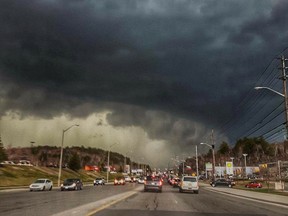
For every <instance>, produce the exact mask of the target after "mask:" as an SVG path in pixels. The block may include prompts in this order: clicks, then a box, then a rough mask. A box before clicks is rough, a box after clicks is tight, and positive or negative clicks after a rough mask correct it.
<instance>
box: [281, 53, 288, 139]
mask: <svg viewBox="0 0 288 216" xmlns="http://www.w3.org/2000/svg"><path fill="white" fill-rule="evenodd" d="M287 60H288V59H285V57H284V56H283V55H282V56H281V71H282V77H281V79H282V80H283V95H284V101H285V120H286V122H285V126H286V138H285V140H286V141H287V139H288V99H287V86H286V80H287V75H286V66H285V61H287Z"/></svg>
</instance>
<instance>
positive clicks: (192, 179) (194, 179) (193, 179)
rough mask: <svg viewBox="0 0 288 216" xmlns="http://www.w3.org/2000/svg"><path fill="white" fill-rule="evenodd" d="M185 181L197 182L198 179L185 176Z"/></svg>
mask: <svg viewBox="0 0 288 216" xmlns="http://www.w3.org/2000/svg"><path fill="white" fill-rule="evenodd" d="M183 181H190V182H196V181H197V179H196V178H189V177H184V178H183Z"/></svg>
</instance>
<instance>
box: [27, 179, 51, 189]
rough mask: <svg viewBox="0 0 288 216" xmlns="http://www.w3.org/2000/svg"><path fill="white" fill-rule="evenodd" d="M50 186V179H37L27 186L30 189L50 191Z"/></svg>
mask: <svg viewBox="0 0 288 216" xmlns="http://www.w3.org/2000/svg"><path fill="white" fill-rule="evenodd" d="M52 188H53V182H52V181H51V180H50V179H37V180H36V181H35V182H33V183H32V184H31V185H30V186H29V189H30V191H44V190H49V191H51V190H52Z"/></svg>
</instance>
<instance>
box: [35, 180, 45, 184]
mask: <svg viewBox="0 0 288 216" xmlns="http://www.w3.org/2000/svg"><path fill="white" fill-rule="evenodd" d="M34 183H45V180H43V179H38V180H36V181H35V182H34Z"/></svg>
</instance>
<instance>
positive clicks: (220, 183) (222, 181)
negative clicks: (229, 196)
mask: <svg viewBox="0 0 288 216" xmlns="http://www.w3.org/2000/svg"><path fill="white" fill-rule="evenodd" d="M210 184H211V186H212V187H217V186H227V187H230V188H231V187H232V186H233V183H232V181H230V180H226V179H217V180H215V181H212V182H211V183H210Z"/></svg>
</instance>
